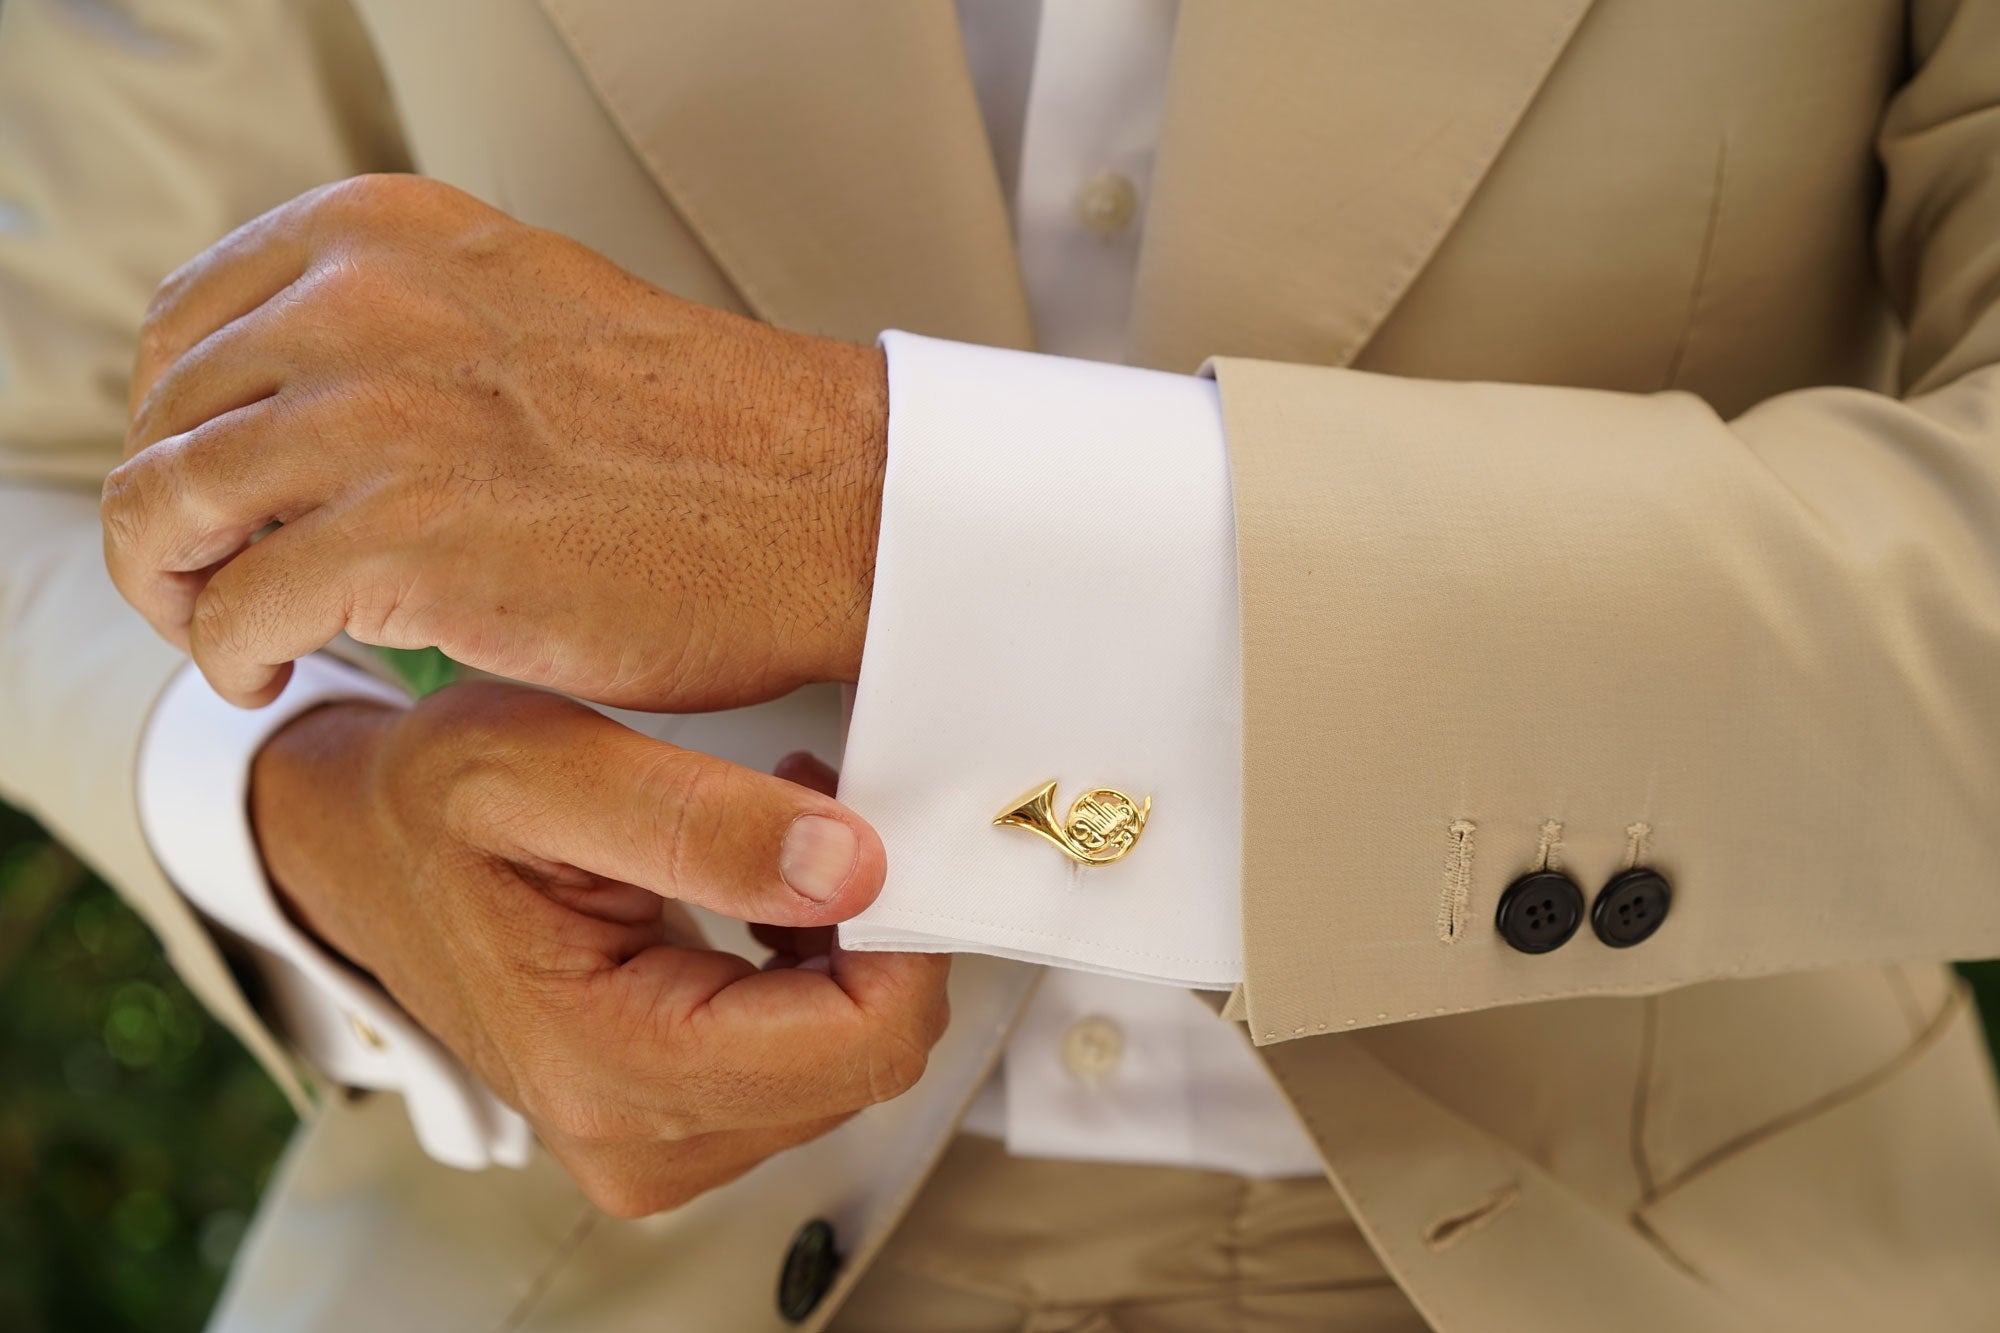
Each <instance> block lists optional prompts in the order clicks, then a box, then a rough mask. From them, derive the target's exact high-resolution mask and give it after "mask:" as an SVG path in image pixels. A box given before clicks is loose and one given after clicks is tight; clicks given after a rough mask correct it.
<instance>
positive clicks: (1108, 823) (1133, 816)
mask: <svg viewBox="0 0 2000 1333" xmlns="http://www.w3.org/2000/svg"><path fill="white" fill-rule="evenodd" d="M1056 781H1057V779H1055V778H1050V779H1049V780H1048V781H1047V782H1044V783H1043V784H1042V785H1041V786H1039V787H1037V788H1035V789H1034V790H1033V791H1031V792H1029V793H1028V794H1027V795H1026V796H1023V797H1022V798H1021V799H1020V800H1018V801H1015V802H1014V803H1013V804H1012V805H1010V806H1009V807H1008V808H1007V809H1005V810H1002V811H1001V812H1000V813H999V814H998V815H997V816H995V818H994V820H993V822H994V824H996V825H998V826H1000V827H1002V828H1019V829H1026V830H1027V831H1028V832H1030V833H1032V834H1034V835H1035V836H1036V837H1038V838H1042V839H1045V840H1046V841H1048V842H1050V843H1052V844H1054V846H1055V847H1056V848H1057V849H1058V850H1059V851H1061V852H1062V854H1063V855H1064V856H1067V857H1068V858H1069V859H1070V860H1072V861H1076V862H1079V863H1081V864H1083V865H1087V866H1102V865H1109V864H1111V863H1112V862H1113V861H1116V860H1118V859H1119V858H1120V857H1122V856H1124V855H1125V853H1127V852H1129V851H1131V850H1132V849H1133V848H1134V847H1136V846H1138V845H1139V835H1140V834H1141V833H1144V832H1145V831H1146V816H1147V815H1149V814H1151V813H1152V812H1153V798H1152V797H1150V796H1148V797H1147V798H1146V799H1145V800H1143V801H1134V800H1133V799H1132V798H1131V797H1130V796H1127V795H1126V794H1125V793H1124V792H1122V791H1114V790H1113V789H1112V788H1110V787H1093V788H1091V789H1090V790H1089V791H1087V792H1085V793H1084V794H1083V795H1081V796H1079V797H1077V798H1076V800H1075V801H1073V802H1072V803H1071V804H1070V807H1069V815H1068V816H1067V817H1066V818H1064V819H1062V820H1061V821H1058V820H1057V819H1056Z"/></svg>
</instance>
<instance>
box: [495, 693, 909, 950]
mask: <svg viewBox="0 0 2000 1333" xmlns="http://www.w3.org/2000/svg"><path fill="white" fill-rule="evenodd" d="M572 707H573V710H574V711H571V710H570V709H564V710H561V713H560V714H557V713H545V715H544V717H543V719H541V720H540V725H538V726H536V727H534V728H533V729H532V730H531V732H530V735H529V737H528V738H527V741H528V744H527V747H526V748H527V750H528V753H526V754H523V755H521V756H520V758H521V759H522V761H523V762H520V763H510V764H508V765H507V766H506V777H505V779H504V780H505V781H507V782H509V783H512V784H518V785H519V786H520V788H521V790H519V791H518V792H517V793H515V795H516V797H517V799H511V800H507V801H505V802H504V805H503V808H504V810H505V816H504V819H503V820H500V821H496V824H497V826H498V827H499V828H500V829H501V831H502V835H503V836H504V837H505V838H506V839H507V840H508V841H509V842H511V843H513V844H514V845H515V848H516V850H518V851H519V852H520V853H521V854H522V855H523V856H524V857H525V858H528V859H539V860H545V861H558V862H562V863H564V864H567V865H572V866H575V867H576V868H578V869H579V870H586V871H589V872H590V873H592V874H596V875H602V876H605V877H607V878H610V879H616V880H624V881H625V882H627V883H630V884H637V885H639V886H640V887H641V888H646V889H651V890H652V891H653V892H655V893H657V894H659V895H661V896H662V897H665V898H674V899H678V900H680V901H683V902H690V903H695V904H698V905H699V906H702V907H705V908H707V909H709V910H710V911H712V912H719V913H721V914H722V915H724V916H730V917H735V918H736V919H737V920H739V921H763V922H769V923H771V924H773V925H781V926H820V925H828V924H831V923H833V922H836V921H844V920H846V919H847V918H849V917H851V916H853V915H854V914H855V913H857V912H859V911H861V909H862V908H864V907H866V906H868V904H869V903H871V902H873V901H875V895H876V894H877V893H879V892H881V889H882V877H883V874H884V872H885V870H886V867H887V857H886V856H885V854H884V852H883V850H882V840H881V839H880V838H879V837H877V836H876V834H875V830H874V829H872V828H870V827H869V826H868V824H867V821H865V820H863V819H862V818H861V817H860V816H859V815H857V814H855V813H854V812H853V811H852V810H849V809H848V808H847V807H846V806H844V805H842V804H840V802H838V801H836V800H834V799H833V798H832V797H831V796H827V795H823V794H821V793H819V792H816V791H812V790H810V789H808V788H806V787H803V786H801V785H799V784H797V783H794V782H787V781H784V780H783V779H781V778H777V777H773V776H771V775H769V774H764V773H758V772H756V771H754V770H751V769H748V768H742V767H739V766H737V765H735V764H728V763H724V762H723V761H722V760H720V759H715V758H712V757H710V756H708V755H705V754H700V753H697V752H695V751H693V750H683V749H680V748H679V747H677V746H672V745H668V744H666V743H664V742H662V741H656V740H653V739H652V738H650V737H648V736H643V735H641V734H640V733H638V732H636V731H633V730H631V729H630V728H629V727H625V726H622V725H620V724H619V723H617V722H614V721H612V720H611V719H609V718H607V717H604V716H602V715H601V714H599V713H596V712H593V711H591V710H590V709H587V708H584V707H582V706H581V705H574V706H572ZM496 850H500V849H498V848H496Z"/></svg>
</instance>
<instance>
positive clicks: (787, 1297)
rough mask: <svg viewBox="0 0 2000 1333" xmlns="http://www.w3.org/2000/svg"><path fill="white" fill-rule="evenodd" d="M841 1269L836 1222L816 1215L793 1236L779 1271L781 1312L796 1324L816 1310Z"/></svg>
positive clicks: (779, 1309)
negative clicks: (836, 1238)
mask: <svg viewBox="0 0 2000 1333" xmlns="http://www.w3.org/2000/svg"><path fill="white" fill-rule="evenodd" d="M839 1272H840V1251H839V1250H837V1249H835V1248H834V1245H833V1224H832V1223H831V1222H828V1221H826V1220H825V1219H824V1218H819V1217H815V1218H814V1219H813V1220H812V1221H810V1222H808V1223H806V1224H805V1225H804V1226H802V1227H800V1228H799V1234H798V1235H796V1236H793V1237H792V1248H791V1249H789V1250H787V1251H785V1266H784V1267H783V1268H780V1269H779V1270H778V1313H779V1314H781V1315H783V1316H784V1317H785V1318H786V1319H788V1320H790V1321H791V1322H792V1323H794V1324H796V1323H798V1322H799V1321H800V1320H802V1319H804V1318H805V1317H806V1316H807V1315H809V1314H811V1313H812V1312H813V1307H814V1306H816V1305H818V1304H819V1302H820V1298H821V1297H822V1296H824V1295H826V1293H827V1290H828V1289H829V1288H830V1287H832V1286H833V1279H834V1277H835V1275H836V1274H838V1273H839Z"/></svg>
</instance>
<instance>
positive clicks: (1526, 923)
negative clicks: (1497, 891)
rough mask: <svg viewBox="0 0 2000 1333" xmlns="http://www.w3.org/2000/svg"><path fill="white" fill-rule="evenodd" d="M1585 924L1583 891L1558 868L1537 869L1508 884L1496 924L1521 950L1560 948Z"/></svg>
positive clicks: (1537, 950)
mask: <svg viewBox="0 0 2000 1333" xmlns="http://www.w3.org/2000/svg"><path fill="white" fill-rule="evenodd" d="M1582 923H1583V890H1582V889H1579V888H1577V886H1576V881H1575V880H1573V879H1571V878H1570V877H1569V876H1568V875H1565V874H1563V873H1562V872H1561V871H1559V870H1535V871H1531V872H1529V873H1528V874H1525V875H1523V876H1521V878H1519V879H1517V880H1515V881H1514V882H1513V883H1512V884H1509V885H1508V886H1507V892H1505V893H1503V894H1501V895H1500V910H1499V912H1498V913H1497V914H1495V916H1494V920H1493V924H1494V925H1495V926H1496V927H1498V928H1499V931H1500V938H1501V939H1503V940H1505V941H1507V943H1509V944H1511V945H1513V946H1514V947H1515V948H1516V949H1519V950H1520V951H1521V952H1522V953H1547V952H1548V951H1549V950H1551V949H1559V948H1561V947H1562V946H1563V945H1565V944H1567V943H1568V942H1569V937H1570V936H1572V935H1574V934H1576V928H1577V927H1578V926H1579V925H1581V924H1582Z"/></svg>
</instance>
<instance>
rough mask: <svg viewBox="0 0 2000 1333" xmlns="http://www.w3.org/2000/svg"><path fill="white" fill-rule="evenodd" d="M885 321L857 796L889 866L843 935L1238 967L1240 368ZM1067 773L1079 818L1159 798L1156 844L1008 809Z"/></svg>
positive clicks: (848, 797) (847, 789) (849, 791)
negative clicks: (900, 329) (1229, 420)
mask: <svg viewBox="0 0 2000 1333" xmlns="http://www.w3.org/2000/svg"><path fill="white" fill-rule="evenodd" d="M882 346H883V348H884V349H885V351H886V353H887V358H888V368H889V452H888V466H887V473H886V476H885V479H884V487H883V507H882V527H881V536H880V539H879V546H878V549H877V555H876V564H875V589H874V598H873V602H872V604H871V607H870V611H869V621H868V639H867V644H866V647H865V651H864V655H863V659H862V668H861V676H860V681H859V684H858V686H857V687H856V690H855V698H854V711H853V717H852V720H851V723H850V726H849V730H848V737H847V748H846V755H845V759H844V762H843V768H842V776H841V785H840V796H841V799H842V800H843V801H845V802H846V803H847V804H848V805H850V806H851V807H853V808H854V809H855V810H856V811H858V812H859V813H860V814H861V815H862V816H863V817H864V818H866V819H868V820H869V821H870V822H871V823H872V824H873V825H874V826H875V828H876V830H877V831H878V832H879V833H880V834H881V836H882V840H883V842H884V844H885V846H886V847H887V850H888V853H889V876H888V882H887V884H886V885H885V886H884V888H883V891H882V894H881V897H880V898H878V899H877V900H876V902H875V903H874V904H873V905H872V906H871V907H869V909H868V910H867V911H865V912H863V913H861V914H860V915H859V916H857V917H855V918H854V919H853V920H851V921H848V922H847V923H845V924H843V925H842V926H841V928H840V939H841V943H842V944H843V945H844V946H845V947H847V948H850V949H859V950H871V949H872V950H921V951H941V952H976V953H987V954H995V955H998V956H1000V957H1005V958H1014V959H1020V960H1023V961H1028V962H1034V963H1045V964H1050V965H1054V966H1059V967H1070V968H1079V969H1084V970H1088V971H1093V972H1100V973H1104V974H1107V975H1112V976H1119V977H1128V978H1134V979H1139V980H1147V981H1157V982H1162V983H1168V984H1173V985H1179V986H1191V987H1197V988H1224V987H1228V986H1231V985H1233V984H1234V983H1236V982H1237V981H1239V980H1240V979H1241V978H1242V974H1243V971H1242V936H1241V927H1240V923H1239V907H1240V899H1241V877H1240V871H1239V865H1238V863H1239V854H1240V839H1241V835H1240V828H1241V822H1242V821H1241V811H1240V809H1239V792H1240V782H1241V780H1240V774H1239V751H1240V744H1241V733H1242V703H1241V697H1240V694H1241V684H1240V682H1241V664H1240V661H1239V656H1238V652H1239V649H1238V631H1237V625H1238V616H1237V603H1236V553H1235V544H1234V543H1235V536H1234V518H1233V515H1232V512H1231V506H1230V491H1229V486H1230V482H1229V465H1228V457H1227V450H1226V446H1225V442H1224V436H1223V428H1222V416H1221V408H1220V404H1219V401H1218V397H1217V392H1216V386H1215V385H1214V384H1213V383H1212V382H1211V381H1208V380H1203V379H1198V378H1195V377H1192V376H1185V375H1170V374H1164V373H1161V372H1158V371H1150V370H1138V369H1133V368H1130V367H1124V366H1114V365H1105V364H1101V363H1097V362H1088V361H1078V360H1073V359H1068V358H1062V357H1052V356H1040V355H1036V354H1034V353H1028V352H1016V351H1005V350H999V349H994V348H987V347H977V346H971V345H968V344H963V343H952V342H943V341H938V340H935V339H931V338H922V337H917V336H915V335H913V334H908V333H895V332H891V333H885V334H884V335H883V337H882ZM1051 780H1054V781H1055V782H1056V783H1057V784H1059V785H1058V786H1057V788H1056V790H1055V792H1054V794H1053V798H1052V800H1051V801H1049V802H1048V803H1047V804H1046V806H1045V809H1046V810H1047V811H1048V815H1049V818H1050V819H1051V821H1052V822H1053V824H1054V826H1055V827H1056V828H1057V829H1060V828H1061V827H1062V826H1063V825H1064V824H1065V822H1066V817H1067V816H1068V813H1069V811H1070V807H1071V803H1072V802H1074V801H1075V800H1076V798H1077V797H1079V796H1081V795H1083V794H1084V793H1085V792H1086V791H1088V790H1090V789H1096V788H1106V789H1114V790H1116V791H1118V792H1122V793H1125V794H1127V795H1129V797H1130V798H1131V800H1132V801H1133V802H1135V803H1140V802H1144V801H1146V800H1147V799H1148V798H1150V800H1151V803H1152V804H1151V807H1150V810H1149V811H1148V813H1147V816H1146V820H1145V823H1144V826H1143V830H1142V832H1141V833H1140V835H1139V837H1138V839H1137V841H1136V842H1135V843H1134V844H1133V845H1132V847H1131V849H1130V850H1129V852H1127V853H1126V854H1125V855H1123V856H1122V857H1120V858H1118V859H1116V860H1115V861H1109V862H1108V863H1103V864H1083V863H1080V862H1078V861H1076V860H1073V859H1071V858H1070V857H1069V856H1067V855H1065V853H1064V852H1063V851H1062V850H1060V849H1059V847H1058V846H1056V845H1055V843H1053V842H1052V841H1050V840H1049V839H1047V838H1044V837H1038V836H1035V835H1034V834H1033V833H1032V832H1031V831H1029V830H1028V829H1027V828H1024V827H1021V826H1019V825H996V823H995V820H996V818H997V817H998V816H1000V815H1002V814H1003V813H1005V812H1007V811H1009V810H1011V809H1013V808H1014V807H1016V806H1017V805H1018V804H1020V803H1021V802H1022V801H1023V800H1024V799H1025V798H1026V797H1027V796H1029V795H1030V794H1032V793H1034V792H1035V791H1036V790H1037V789H1039V788H1040V787H1041V786H1042V785H1043V784H1045V783H1047V782H1050V781H1051ZM1086 823H1088V820H1086ZM1085 831H1086V832H1087V831H1088V830H1087V829H1086V830H1085Z"/></svg>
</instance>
